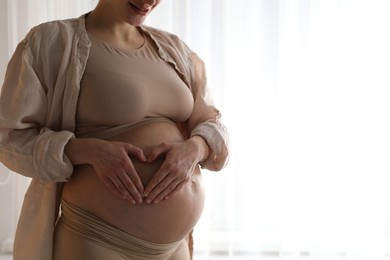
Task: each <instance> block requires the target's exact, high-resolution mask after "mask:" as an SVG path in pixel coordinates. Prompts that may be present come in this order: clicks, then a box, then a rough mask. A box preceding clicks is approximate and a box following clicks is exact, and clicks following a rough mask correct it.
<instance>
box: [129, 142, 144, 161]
mask: <svg viewBox="0 0 390 260" xmlns="http://www.w3.org/2000/svg"><path fill="white" fill-rule="evenodd" d="M127 154H128V155H132V156H135V157H136V158H137V159H138V160H140V161H141V162H146V161H147V159H146V156H145V154H144V150H142V149H141V148H139V147H137V146H134V145H130V144H129V145H127Z"/></svg>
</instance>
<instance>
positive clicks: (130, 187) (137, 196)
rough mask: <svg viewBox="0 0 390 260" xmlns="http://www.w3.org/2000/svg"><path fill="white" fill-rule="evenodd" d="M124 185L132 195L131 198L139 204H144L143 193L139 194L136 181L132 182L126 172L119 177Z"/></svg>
mask: <svg viewBox="0 0 390 260" xmlns="http://www.w3.org/2000/svg"><path fill="white" fill-rule="evenodd" d="M118 178H119V179H120V180H121V183H122V184H123V186H124V188H125V189H126V191H127V192H128V193H130V194H131V197H132V198H133V199H134V200H135V201H137V202H138V203H142V196H141V193H139V192H138V190H137V188H136V187H135V185H134V183H133V182H134V180H132V179H131V178H130V177H129V176H128V175H127V174H126V173H125V172H124V173H123V174H121V175H119V176H118Z"/></svg>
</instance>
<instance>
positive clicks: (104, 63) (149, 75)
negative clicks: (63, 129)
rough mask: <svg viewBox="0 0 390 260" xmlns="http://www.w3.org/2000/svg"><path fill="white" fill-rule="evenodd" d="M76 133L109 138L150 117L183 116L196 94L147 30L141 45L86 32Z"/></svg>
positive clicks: (78, 135) (161, 118)
mask: <svg viewBox="0 0 390 260" xmlns="http://www.w3.org/2000/svg"><path fill="white" fill-rule="evenodd" d="M89 38H90V40H91V43H92V46H91V49H90V55H89V58H88V61H87V65H86V69H85V72H84V75H83V78H82V81H81V91H80V96H79V101H78V106H77V114H76V136H77V137H97V138H104V139H107V138H110V137H113V136H115V135H117V134H120V133H122V132H124V131H126V130H127V129H130V128H133V127H135V126H136V125H139V124H142V123H145V122H148V121H152V120H167V119H169V120H172V121H174V122H182V121H185V120H186V119H187V118H188V117H189V116H190V115H191V113H192V110H193V106H194V100H193V96H192V94H191V91H190V90H189V88H188V87H187V85H186V84H185V83H184V82H183V81H182V80H181V79H180V77H179V76H178V74H177V73H176V71H175V70H174V68H173V67H171V65H170V64H168V63H166V62H165V61H163V60H162V59H161V58H160V57H159V56H158V54H157V52H156V49H155V47H154V46H153V43H152V41H151V40H150V39H149V38H148V36H145V42H144V44H143V45H142V47H140V48H139V49H136V50H123V49H119V48H115V47H113V46H111V45H109V44H107V43H105V42H103V41H102V40H100V39H99V38H97V37H96V36H94V35H92V34H89Z"/></svg>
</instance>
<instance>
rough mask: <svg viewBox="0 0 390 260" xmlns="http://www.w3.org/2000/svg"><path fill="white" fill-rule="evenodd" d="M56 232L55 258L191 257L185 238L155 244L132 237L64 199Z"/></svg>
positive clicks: (125, 259) (126, 259)
mask: <svg viewBox="0 0 390 260" xmlns="http://www.w3.org/2000/svg"><path fill="white" fill-rule="evenodd" d="M61 208H62V215H61V218H60V220H59V221H58V223H57V225H56V229H55V234H54V253H53V254H54V255H53V260H85V259H93V260H153V259H156V260H157V259H158V260H189V259H190V253H189V249H188V244H187V242H186V240H185V239H183V240H181V241H178V242H174V243H169V244H156V243H151V242H148V241H145V240H142V239H139V238H136V237H133V236H131V235H129V234H127V233H125V232H123V231H121V230H119V229H117V228H115V227H113V226H111V225H109V224H107V223H106V222H104V221H103V220H101V219H99V218H97V217H96V216H94V215H93V214H91V213H89V212H87V211H85V210H83V209H81V208H79V207H77V206H75V205H72V204H70V203H68V202H66V201H64V200H62V202H61Z"/></svg>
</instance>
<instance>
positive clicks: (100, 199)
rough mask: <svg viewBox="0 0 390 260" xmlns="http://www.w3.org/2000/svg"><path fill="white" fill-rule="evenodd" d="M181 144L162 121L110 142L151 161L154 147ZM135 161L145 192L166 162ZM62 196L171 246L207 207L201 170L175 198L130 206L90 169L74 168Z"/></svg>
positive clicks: (120, 226)
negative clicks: (139, 150) (136, 150)
mask: <svg viewBox="0 0 390 260" xmlns="http://www.w3.org/2000/svg"><path fill="white" fill-rule="evenodd" d="M183 139H184V138H183V136H182V134H181V133H180V131H179V130H178V129H177V127H176V125H175V124H173V123H169V122H164V121H163V122H153V123H148V124H144V125H140V126H137V127H136V128H133V129H131V130H128V131H126V132H125V133H122V134H120V135H117V136H115V137H114V138H111V139H110V140H112V141H121V142H128V143H131V144H133V145H136V146H138V147H140V148H142V149H144V153H145V155H146V156H148V154H149V153H150V149H151V148H152V147H153V146H156V145H159V144H161V143H163V142H165V143H168V142H180V141H183ZM131 159H132V162H133V164H134V167H135V169H136V170H137V173H138V175H139V176H140V179H141V181H142V183H143V185H144V187H146V185H147V183H148V182H149V180H150V179H151V178H152V177H153V175H154V174H155V173H156V171H157V170H158V169H159V167H160V166H161V164H162V162H163V158H158V159H156V160H155V161H154V162H151V163H143V162H140V161H138V160H136V159H134V158H131ZM62 196H63V198H64V199H65V200H66V201H68V202H70V203H72V204H75V205H76V206H79V207H81V208H83V209H84V210H87V211H89V212H90V213H92V214H94V215H96V216H97V217H99V218H101V219H102V220H104V221H106V222H107V223H109V224H111V225H112V226H115V227H117V228H118V229H120V230H122V231H125V232H126V233H128V234H131V235H133V236H135V237H138V238H141V239H144V240H147V241H150V242H155V243H170V242H175V241H179V240H181V239H182V238H184V237H185V236H186V235H187V234H188V233H189V232H190V231H191V230H192V229H193V227H194V226H195V224H196V223H197V221H198V219H199V217H200V215H201V213H202V210H203V204H204V190H203V185H202V177H201V173H200V169H199V167H196V169H195V172H194V173H193V175H192V178H191V181H189V182H188V183H187V184H186V185H185V186H184V187H183V188H182V189H181V191H180V192H179V193H178V194H177V195H176V196H174V197H172V198H169V199H167V200H164V201H161V202H159V203H157V204H153V203H151V204H147V203H146V202H143V203H142V204H134V205H132V204H130V203H129V201H127V200H124V199H122V198H120V197H118V196H117V195H114V194H113V193H112V192H111V191H109V190H108V188H107V187H106V186H105V185H104V184H103V182H102V181H101V180H100V179H99V177H98V176H97V174H96V173H95V172H94V169H93V168H92V167H91V166H89V165H81V166H77V167H75V170H74V173H73V175H72V177H71V179H70V180H69V181H68V182H67V183H66V184H65V185H64V189H63V193H62Z"/></svg>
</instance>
